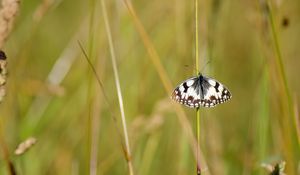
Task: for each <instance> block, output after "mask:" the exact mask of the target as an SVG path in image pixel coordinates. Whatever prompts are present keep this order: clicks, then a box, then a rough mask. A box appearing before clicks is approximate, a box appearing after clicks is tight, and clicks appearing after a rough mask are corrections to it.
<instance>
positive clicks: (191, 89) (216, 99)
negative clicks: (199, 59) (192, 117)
mask: <svg viewBox="0 0 300 175" xmlns="http://www.w3.org/2000/svg"><path fill="white" fill-rule="evenodd" d="M172 98H173V99H174V100H175V101H177V102H179V103H181V104H183V105H186V106H188V107H190V108H198V107H200V106H202V107H214V106H216V105H217V104H220V103H224V102H225V101H227V100H229V99H230V98H231V94H230V92H229V90H228V89H227V88H226V87H225V86H224V85H222V84H221V83H220V82H218V81H216V80H214V79H212V78H208V77H205V76H202V75H200V76H198V77H192V78H189V79H187V80H186V81H184V82H183V83H181V84H180V85H179V86H178V87H177V88H175V90H174V91H173V94H172Z"/></svg>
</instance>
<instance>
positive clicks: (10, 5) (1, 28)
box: [0, 0, 20, 48]
mask: <svg viewBox="0 0 300 175" xmlns="http://www.w3.org/2000/svg"><path fill="white" fill-rule="evenodd" d="M1 5H2V9H1V10H0V48H2V47H3V45H4V43H5V41H6V39H7V38H8V36H9V34H10V32H11V30H12V27H13V23H14V21H15V17H16V15H17V13H18V11H19V6H20V0H2V4H1Z"/></svg>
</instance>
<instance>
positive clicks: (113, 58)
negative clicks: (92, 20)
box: [101, 0, 134, 175]
mask: <svg viewBox="0 0 300 175" xmlns="http://www.w3.org/2000/svg"><path fill="white" fill-rule="evenodd" d="M101 6H102V12H103V17H104V23H105V30H106V34H107V37H108V43H109V50H110V54H111V61H112V65H113V71H114V76H115V83H116V86H117V94H118V100H119V105H120V111H121V120H122V126H123V133H124V139H125V148H126V150H125V158H126V160H127V163H128V169H129V174H130V175H133V174H134V171H133V165H132V157H131V150H130V145H129V136H128V132H127V125H126V117H125V112H124V105H123V97H122V92H121V85H120V79H119V74H118V68H117V62H116V56H115V51H114V44H113V40H112V34H111V29H110V26H109V21H108V16H107V11H106V5H105V2H104V0H101Z"/></svg>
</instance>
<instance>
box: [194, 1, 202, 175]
mask: <svg viewBox="0 0 300 175" xmlns="http://www.w3.org/2000/svg"><path fill="white" fill-rule="evenodd" d="M198 28H199V27H198V0H195V64H196V74H198V73H199V41H198V38H199V36H198V34H199V33H198ZM196 118H197V120H196V121H197V122H196V128H197V175H200V174H201V166H200V155H199V153H200V124H201V123H200V119H201V118H200V110H199V108H197V109H196Z"/></svg>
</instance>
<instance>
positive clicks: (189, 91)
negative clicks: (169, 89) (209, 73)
mask: <svg viewBox="0 0 300 175" xmlns="http://www.w3.org/2000/svg"><path fill="white" fill-rule="evenodd" d="M198 81H199V78H198V77H192V78H189V79H187V80H185V81H184V82H182V83H181V84H180V85H179V86H177V87H176V88H175V89H174V91H173V93H172V99H173V100H175V101H177V102H179V103H181V104H183V105H185V106H187V107H190V108H197V107H199V106H200V94H199V93H200V91H199V87H198V86H197V84H199V83H198Z"/></svg>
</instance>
